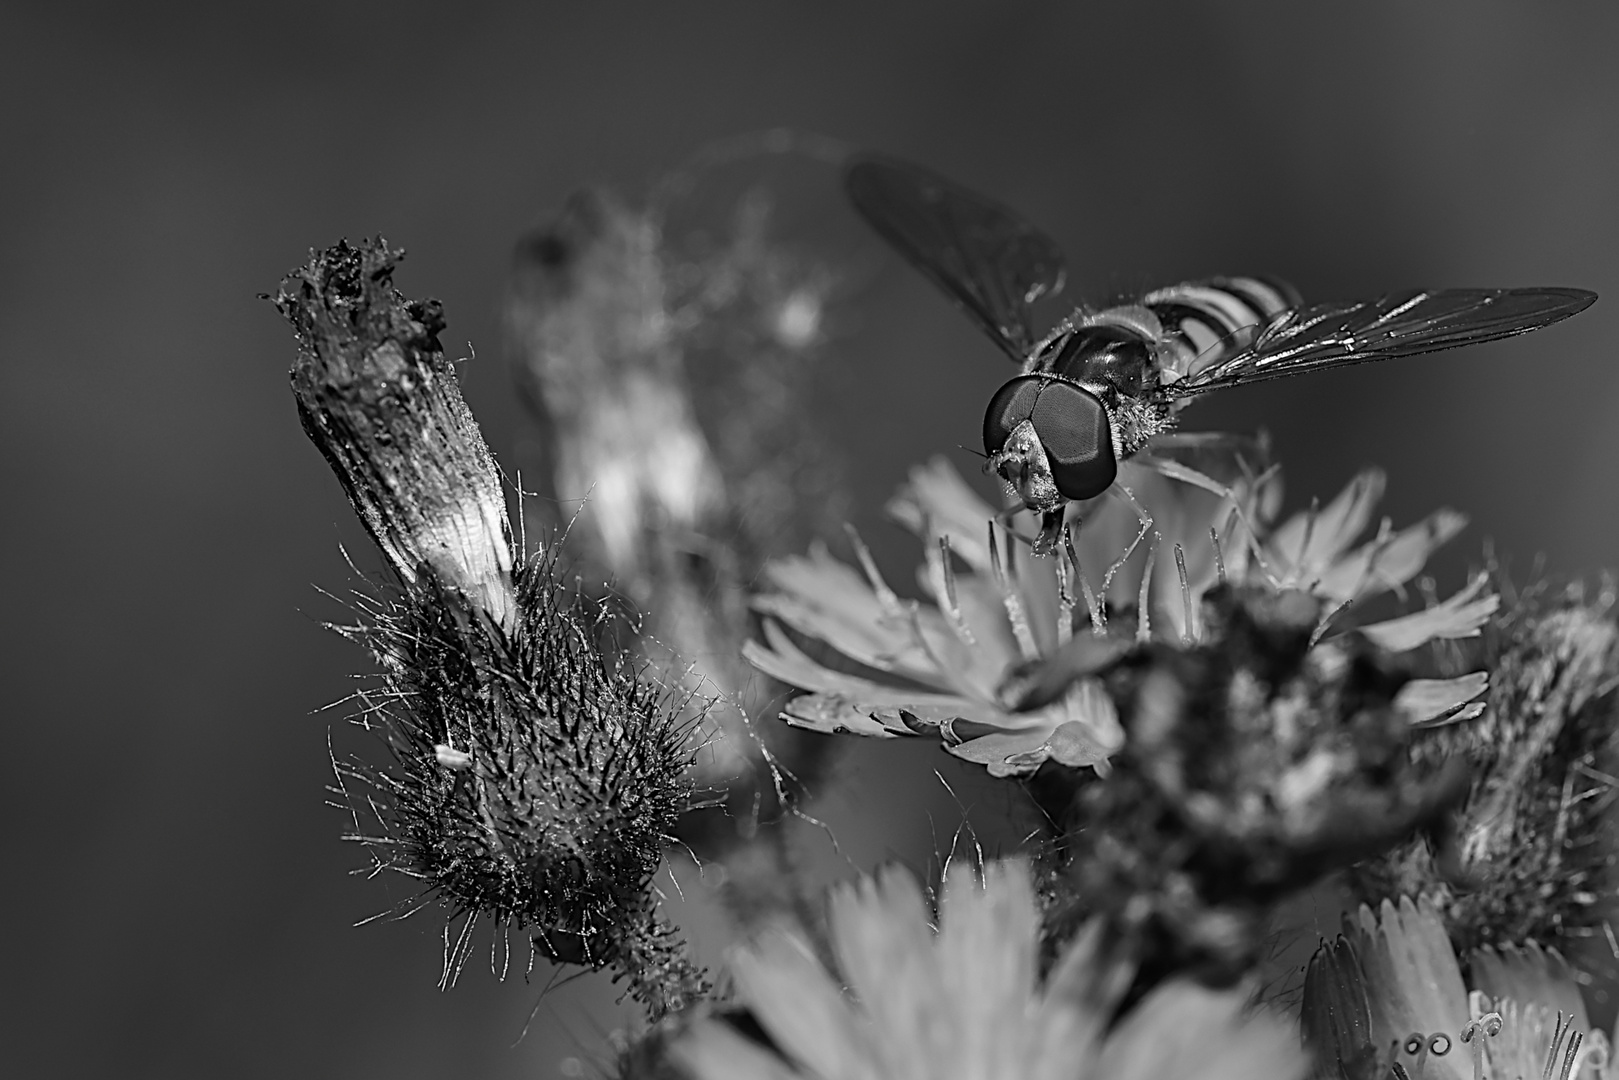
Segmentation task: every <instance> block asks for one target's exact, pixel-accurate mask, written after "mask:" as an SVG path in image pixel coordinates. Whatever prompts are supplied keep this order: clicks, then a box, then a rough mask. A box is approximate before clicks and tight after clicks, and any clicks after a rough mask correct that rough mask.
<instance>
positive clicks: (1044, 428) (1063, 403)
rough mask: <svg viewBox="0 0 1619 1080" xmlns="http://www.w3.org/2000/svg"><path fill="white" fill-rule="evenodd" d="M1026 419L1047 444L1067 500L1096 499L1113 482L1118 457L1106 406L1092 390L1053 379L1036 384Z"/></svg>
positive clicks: (1052, 474) (1053, 467) (1060, 489)
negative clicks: (1035, 397)
mask: <svg viewBox="0 0 1619 1080" xmlns="http://www.w3.org/2000/svg"><path fill="white" fill-rule="evenodd" d="M1029 419H1030V420H1031V421H1033V423H1034V431H1035V434H1036V435H1038V436H1040V442H1041V444H1042V445H1043V446H1044V447H1045V448H1046V459H1047V460H1048V461H1049V462H1050V463H1051V477H1052V479H1053V480H1055V481H1056V482H1057V490H1058V491H1060V492H1062V493H1063V495H1064V496H1066V497H1067V498H1070V499H1075V500H1079V499H1094V498H1096V496H1098V495H1100V494H1102V492H1104V491H1106V490H1107V489H1108V488H1109V487H1110V486H1112V484H1113V479H1114V477H1116V476H1117V475H1118V473H1119V462H1118V459H1117V457H1115V456H1114V452H1113V428H1112V425H1111V424H1109V423H1108V417H1107V407H1106V406H1104V405H1103V404H1102V403H1101V401H1099V400H1098V399H1097V397H1096V395H1095V394H1092V393H1091V392H1090V391H1088V390H1085V389H1084V388H1083V387H1079V386H1075V385H1074V384H1073V383H1070V382H1059V381H1056V380H1053V381H1051V382H1048V383H1046V384H1045V385H1044V386H1042V387H1041V388H1040V395H1039V399H1038V400H1037V401H1035V403H1034V412H1033V413H1032V414H1031V415H1030V417H1029Z"/></svg>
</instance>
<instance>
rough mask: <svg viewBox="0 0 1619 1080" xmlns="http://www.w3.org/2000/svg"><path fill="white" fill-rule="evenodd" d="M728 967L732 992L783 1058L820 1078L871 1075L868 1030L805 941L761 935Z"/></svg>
mask: <svg viewBox="0 0 1619 1080" xmlns="http://www.w3.org/2000/svg"><path fill="white" fill-rule="evenodd" d="M730 968H731V975H732V977H733V978H734V979H735V980H736V988H737V994H738V996H739V997H740V998H741V999H742V1000H743V1001H745V1002H746V1003H747V1004H748V1007H749V1008H751V1009H752V1010H753V1013H754V1015H755V1016H757V1017H758V1019H759V1022H760V1024H762V1025H763V1026H764V1029H765V1030H766V1031H767V1032H769V1033H770V1037H771V1039H772V1040H773V1041H774V1042H775V1043H776V1045H778V1046H780V1047H781V1048H782V1050H783V1051H784V1052H785V1053H786V1054H787V1055H788V1056H789V1057H791V1058H793V1059H794V1060H796V1061H799V1062H801V1063H803V1064H804V1065H806V1066H808V1067H809V1068H810V1069H811V1070H812V1071H813V1072H815V1073H817V1074H818V1075H820V1076H825V1077H859V1076H869V1075H871V1070H870V1069H869V1068H867V1067H865V1063H866V1062H869V1061H870V1059H871V1045H872V1043H873V1041H874V1040H873V1038H872V1033H871V1032H870V1031H869V1030H868V1029H867V1027H866V1025H865V1024H864V1023H863V1022H862V1020H861V1018H860V1017H859V1016H857V1015H856V1014H855V1012H854V1010H853V1009H851V1008H850V1006H849V1002H848V1001H847V1000H846V999H845V998H844V996H843V993H842V991H841V990H840V989H839V988H838V986H837V984H836V983H834V982H833V981H832V980H831V978H830V977H829V976H828V975H827V973H826V969H825V968H823V967H822V966H821V964H820V962H819V961H818V960H816V959H815V955H814V952H813V951H812V950H811V949H810V947H809V946H808V945H807V944H805V943H804V942H803V941H800V940H799V939H798V938H797V937H795V936H791V935H788V934H785V933H782V932H779V931H777V932H771V933H767V934H765V935H764V936H763V937H762V938H760V939H759V941H758V942H756V943H755V944H754V945H753V946H752V947H751V948H747V949H742V950H738V951H737V952H735V953H733V954H732V956H731V961H730Z"/></svg>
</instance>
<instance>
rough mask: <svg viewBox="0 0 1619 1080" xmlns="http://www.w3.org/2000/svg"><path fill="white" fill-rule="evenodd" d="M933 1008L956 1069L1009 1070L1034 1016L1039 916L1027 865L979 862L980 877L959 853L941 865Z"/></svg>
mask: <svg viewBox="0 0 1619 1080" xmlns="http://www.w3.org/2000/svg"><path fill="white" fill-rule="evenodd" d="M939 923H940V925H939V937H938V957H939V974H940V976H941V979H942V982H941V985H940V987H939V989H940V991H941V993H940V995H939V996H940V998H941V1000H940V1002H939V1004H940V1005H943V1006H944V1008H943V1009H940V1011H941V1012H944V1013H945V1014H946V1018H947V1019H948V1021H949V1022H950V1023H951V1024H952V1025H953V1026H954V1027H955V1028H956V1029H957V1035H956V1052H955V1054H954V1056H953V1059H952V1060H951V1061H950V1062H949V1065H950V1069H951V1072H952V1073H953V1074H954V1075H956V1076H984V1077H989V1076H1004V1075H1007V1074H1008V1073H1012V1074H1013V1075H1016V1074H1017V1073H1018V1072H1020V1070H1017V1069H1016V1068H1015V1066H1016V1064H1017V1062H1018V1061H1019V1060H1020V1059H1022V1057H1023V1056H1024V1055H1025V1054H1026V1053H1027V1052H1028V1049H1029V1041H1030V1040H1029V1033H1028V1030H1027V1029H1028V1028H1029V1026H1030V1024H1031V1022H1032V1021H1033V1020H1034V1017H1035V1007H1034V1006H1035V997H1034V988H1035V976H1036V972H1037V971H1038V963H1039V962H1038V951H1039V950H1038V946H1039V938H1040V916H1039V912H1038V911H1037V910H1036V908H1035V902H1034V889H1033V886H1032V885H1031V884H1030V882H1029V872H1028V868H1027V867H1026V866H1025V865H1024V864H1022V863H1021V862H992V863H987V864H986V865H985V866H984V870H983V882H982V884H980V882H979V880H978V875H977V874H976V873H975V872H974V870H973V869H972V868H971V867H970V866H968V865H966V864H965V863H963V862H961V861H959V860H958V861H956V862H954V863H952V864H951V866H950V868H949V870H948V871H947V872H946V873H945V879H944V890H943V897H942V899H941V902H940V905H939Z"/></svg>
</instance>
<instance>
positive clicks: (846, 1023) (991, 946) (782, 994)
mask: <svg viewBox="0 0 1619 1080" xmlns="http://www.w3.org/2000/svg"><path fill="white" fill-rule="evenodd" d="M1100 931H1101V928H1100V926H1094V927H1092V928H1091V929H1090V931H1088V932H1085V933H1082V934H1080V935H1079V936H1078V937H1077V938H1076V939H1075V941H1074V942H1073V943H1072V944H1070V945H1069V946H1068V947H1067V948H1066V949H1065V950H1064V951H1063V952H1062V954H1061V955H1060V956H1058V957H1057V958H1056V961H1055V963H1053V964H1052V965H1051V967H1050V969H1049V971H1048V972H1047V973H1046V974H1045V975H1044V976H1043V977H1042V975H1041V963H1040V945H1041V934H1040V916H1039V913H1038V910H1037V906H1036V903H1035V895H1034V890H1033V888H1032V885H1031V881H1030V876H1029V872H1028V869H1027V867H1026V866H1025V865H1024V864H1022V863H1020V862H1007V863H989V864H987V865H985V866H984V868H983V872H982V880H980V879H979V876H978V874H976V873H975V872H974V871H973V870H972V869H971V868H970V867H967V866H965V865H963V864H961V863H959V862H958V863H955V864H953V865H951V866H950V867H949V869H948V871H947V873H946V875H945V880H944V886H943V890H942V894H941V896H940V898H939V910H938V916H937V920H936V923H935V919H934V917H933V913H932V911H931V909H930V905H929V903H928V901H927V898H926V896H925V895H924V893H923V891H922V889H921V887H920V886H919V885H918V884H917V882H916V880H915V879H914V878H913V877H911V875H910V874H909V873H908V872H906V871H904V870H900V869H897V868H890V869H887V870H884V871H882V872H880V873H879V874H878V875H877V876H876V877H874V878H868V879H864V880H861V881H859V882H857V883H855V884H852V885H847V886H843V887H841V888H840V889H838V890H837V891H836V892H834V894H833V897H832V900H831V911H830V927H829V938H830V949H831V952H832V954H833V955H834V956H835V959H836V963H835V972H834V970H830V969H829V968H828V966H827V965H826V964H825V963H823V962H822V961H821V960H820V959H818V958H817V955H816V952H815V949H814V947H813V946H812V945H811V944H810V943H809V942H807V941H805V940H803V939H801V938H799V937H796V936H794V935H789V934H769V935H766V936H765V937H763V938H762V939H760V940H759V941H758V942H756V943H755V944H754V945H752V946H750V947H747V948H744V949H741V950H738V951H737V952H736V953H735V954H734V955H733V958H732V961H731V973H732V977H733V978H734V980H735V983H736V992H737V1002H738V1004H739V1005H741V1006H742V1007H744V1008H745V1009H746V1010H747V1012H748V1013H749V1014H750V1015H751V1018H752V1019H753V1020H754V1021H756V1023H757V1025H758V1030H759V1031H760V1032H762V1035H763V1038H762V1039H753V1038H749V1037H747V1036H745V1035H743V1034H742V1033H741V1031H740V1030H739V1029H738V1027H737V1026H735V1025H734V1024H732V1023H730V1022H728V1021H725V1020H720V1019H712V1020H705V1021H700V1022H699V1023H697V1024H696V1025H694V1026H693V1028H692V1029H691V1030H690V1031H688V1032H687V1033H686V1034H685V1035H684V1036H682V1037H680V1038H679V1039H677V1040H676V1041H675V1042H674V1044H673V1047H672V1051H671V1053H672V1056H673V1057H674V1059H675V1060H677V1061H679V1062H681V1063H683V1064H684V1066H685V1067H686V1068H687V1069H688V1070H689V1071H690V1074H691V1075H693V1076H695V1077H697V1078H699V1080H759V1078H762V1077H775V1078H790V1077H800V1076H802V1077H816V1078H819V1080H867V1078H869V1080H878V1078H902V1077H915V1078H918V1080H922V1078H927V1080H948V1078H951V1077H962V1078H967V1077H1019V1078H1025V1080H1048V1078H1049V1080H1059V1078H1062V1080H1071V1078H1075V1077H1097V1078H1104V1077H1105V1078H1107V1080H1166V1078H1172V1077H1193V1076H1195V1077H1200V1078H1203V1080H1225V1078H1230V1080H1249V1078H1251V1077H1265V1078H1267V1080H1287V1078H1290V1077H1302V1076H1303V1075H1304V1073H1305V1069H1306V1064H1307V1062H1306V1059H1305V1056H1304V1053H1303V1051H1302V1048H1301V1047H1300V1045H1299V1040H1298V1036H1297V1034H1296V1033H1295V1031H1294V1030H1293V1027H1292V1024H1291V1023H1290V1022H1288V1021H1286V1020H1284V1019H1283V1018H1281V1017H1279V1016H1275V1015H1271V1014H1269V1013H1266V1012H1264V1011H1263V1010H1260V1011H1258V1012H1255V1011H1254V1010H1252V1009H1250V1007H1249V1004H1248V993H1247V989H1246V988H1243V987H1234V988H1231V989H1227V990H1211V989H1207V988H1205V987H1202V986H1198V985H1197V984H1195V983H1191V982H1182V981H1176V982H1172V983H1168V984H1166V985H1163V986H1161V987H1159V988H1158V989H1157V990H1156V991H1154V992H1153V993H1151V994H1150V995H1148V996H1147V997H1146V998H1145V999H1144V1000H1142V1001H1140V1002H1138V1003H1136V1004H1135V1005H1133V1006H1131V1007H1130V1008H1129V1009H1128V1011H1126V1012H1125V1013H1124V1014H1123V1015H1122V1016H1119V1017H1115V1013H1116V1012H1117V1010H1118V1008H1119V1006H1120V1004H1121V997H1122V995H1123V994H1124V992H1125V990H1126V989H1127V988H1128V987H1129V985H1130V980H1131V968H1130V964H1129V962H1128V960H1120V959H1116V958H1112V957H1110V955H1109V948H1108V942H1107V941H1106V940H1105V938H1104V936H1103V935H1102V933H1101V932H1100ZM845 987H847V989H845Z"/></svg>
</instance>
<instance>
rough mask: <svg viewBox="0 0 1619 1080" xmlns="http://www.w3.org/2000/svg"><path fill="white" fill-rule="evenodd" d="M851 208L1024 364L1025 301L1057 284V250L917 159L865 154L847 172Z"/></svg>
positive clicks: (1027, 345) (1028, 336)
mask: <svg viewBox="0 0 1619 1080" xmlns="http://www.w3.org/2000/svg"><path fill="white" fill-rule="evenodd" d="M844 183H845V186H846V188H847V190H848V192H849V198H850V200H851V201H853V203H854V205H855V208H856V209H857V210H859V211H860V213H861V214H862V215H863V216H864V217H865V219H866V220H867V221H868V222H870V223H871V225H872V227H873V228H875V229H876V230H877V231H878V232H879V233H881V234H882V236H883V238H884V239H885V240H887V241H888V242H889V243H890V244H892V245H893V246H894V247H895V248H896V249H898V251H899V252H900V254H902V255H904V256H905V258H906V259H908V260H909V261H910V262H911V264H912V265H913V266H915V267H916V268H917V269H918V270H920V271H922V273H924V274H926V275H927V276H928V277H929V278H931V279H933V282H934V283H935V284H937V285H938V286H939V287H940V288H941V289H943V290H944V291H945V292H947V293H949V294H950V296H951V298H952V299H954V300H955V301H956V303H957V304H958V305H959V306H960V307H961V308H962V310H964V311H965V312H966V313H967V314H968V315H969V316H970V317H971V318H972V320H973V321H974V322H976V323H977V324H978V325H979V326H980V327H982V328H983V329H984V331H985V332H986V333H987V334H989V335H990V337H992V338H994V339H995V341H996V343H997V344H999V345H1000V346H1001V348H1002V349H1004V350H1005V351H1006V352H1007V354H1008V355H1010V356H1011V357H1012V358H1013V359H1014V360H1017V361H1019V362H1021V361H1022V360H1023V359H1024V358H1025V357H1026V356H1027V355H1028V354H1029V351H1030V350H1031V349H1032V348H1033V347H1034V344H1035V336H1034V328H1033V322H1032V318H1031V315H1030V306H1031V305H1032V304H1033V303H1034V301H1035V300H1037V299H1039V298H1040V297H1041V296H1045V295H1048V294H1051V293H1055V292H1057V291H1058V290H1059V289H1061V288H1062V278H1063V258H1062V251H1061V249H1059V248H1058V247H1057V244H1056V242H1055V241H1053V240H1052V239H1051V238H1050V237H1048V236H1046V235H1045V234H1044V233H1042V232H1041V231H1040V230H1038V229H1036V228H1035V227H1034V226H1032V225H1030V224H1028V223H1027V222H1025V221H1023V220H1022V219H1021V218H1019V217H1018V216H1017V215H1016V214H1014V213H1013V212H1012V211H1011V210H1008V209H1007V208H1006V207H1004V206H1001V205H1000V204H999V203H995V202H992V201H990V200H989V199H986V198H984V197H983V196H981V195H977V194H975V193H973V192H971V191H968V190H967V189H966V188H963V187H960V186H958V185H956V184H954V183H952V182H950V181H949V180H946V179H945V178H944V177H942V176H938V175H936V174H934V173H931V172H929V171H928V170H926V169H923V168H920V167H918V166H916V165H910V164H907V163H905V162H902V161H895V160H893V159H891V158H882V157H868V158H862V159H860V160H858V161H856V162H855V163H854V164H853V165H851V166H850V167H849V170H848V172H847V174H846V175H845V178H844Z"/></svg>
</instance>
